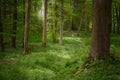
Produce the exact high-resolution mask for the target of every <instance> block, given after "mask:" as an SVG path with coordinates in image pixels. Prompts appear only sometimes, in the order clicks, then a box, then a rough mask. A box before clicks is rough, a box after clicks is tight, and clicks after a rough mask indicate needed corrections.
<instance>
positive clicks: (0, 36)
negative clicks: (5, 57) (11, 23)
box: [0, 0, 4, 51]
mask: <svg viewBox="0 0 120 80" xmlns="http://www.w3.org/2000/svg"><path fill="white" fill-rule="evenodd" d="M0 3H2V0H0ZM0 47H1V51H4V43H3V25H2V5H0Z"/></svg>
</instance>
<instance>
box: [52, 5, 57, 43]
mask: <svg viewBox="0 0 120 80" xmlns="http://www.w3.org/2000/svg"><path fill="white" fill-rule="evenodd" d="M56 10H57V4H56V3H55V4H54V11H56ZM54 16H55V19H54V21H53V32H52V37H53V42H54V43H56V42H57V40H56V32H57V31H56V29H57V20H56V18H57V12H55V13H54Z"/></svg>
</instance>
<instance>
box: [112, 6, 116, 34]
mask: <svg viewBox="0 0 120 80" xmlns="http://www.w3.org/2000/svg"><path fill="white" fill-rule="evenodd" d="M112 10H113V11H112V14H113V15H112V18H113V21H112V22H113V28H112V31H113V33H115V32H116V31H115V30H116V25H115V5H113V9H112Z"/></svg>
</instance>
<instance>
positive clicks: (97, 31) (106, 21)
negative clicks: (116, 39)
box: [90, 0, 112, 60]
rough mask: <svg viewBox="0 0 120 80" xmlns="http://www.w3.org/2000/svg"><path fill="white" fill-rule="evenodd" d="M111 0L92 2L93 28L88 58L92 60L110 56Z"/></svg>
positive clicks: (95, 0) (94, 0)
mask: <svg viewBox="0 0 120 80" xmlns="http://www.w3.org/2000/svg"><path fill="white" fill-rule="evenodd" d="M111 5H112V0H93V26H92V44H91V52H90V57H91V58H92V59H93V60H96V59H99V58H101V57H104V58H106V57H107V56H109V54H110V30H111V24H112V18H111Z"/></svg>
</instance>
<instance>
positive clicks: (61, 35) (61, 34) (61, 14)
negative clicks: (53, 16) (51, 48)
mask: <svg viewBox="0 0 120 80" xmlns="http://www.w3.org/2000/svg"><path fill="white" fill-rule="evenodd" d="M63 2H64V1H63V0H61V13H60V20H61V23H60V42H59V43H60V45H63V24H64V21H63V4H64V3H63Z"/></svg>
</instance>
